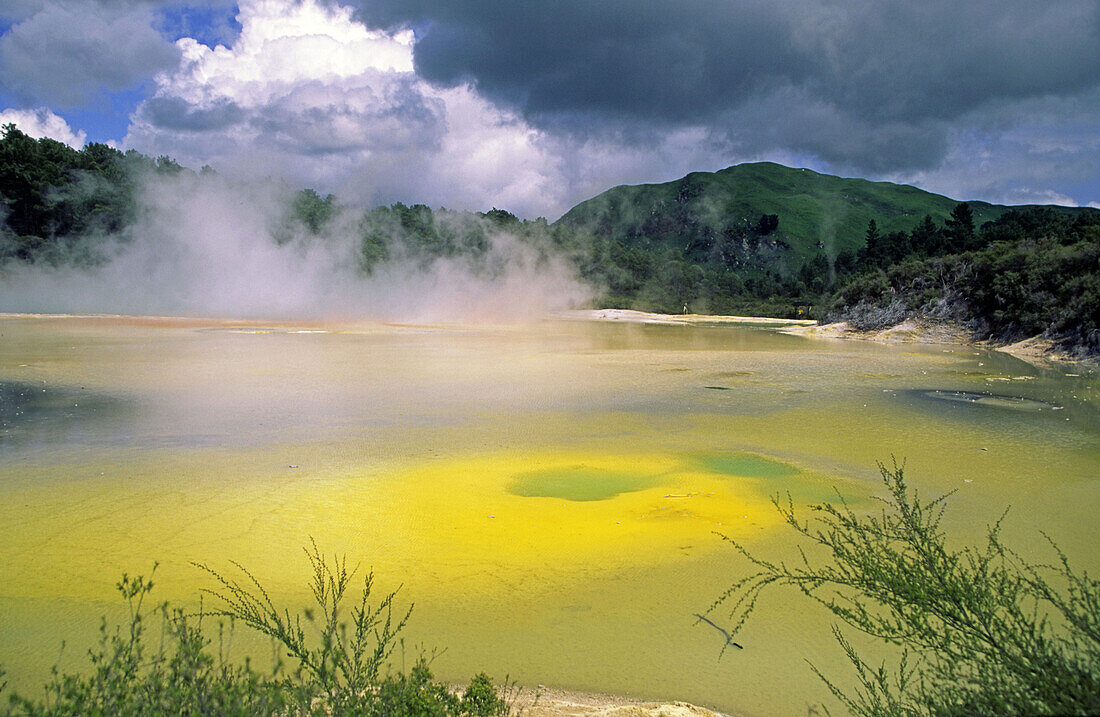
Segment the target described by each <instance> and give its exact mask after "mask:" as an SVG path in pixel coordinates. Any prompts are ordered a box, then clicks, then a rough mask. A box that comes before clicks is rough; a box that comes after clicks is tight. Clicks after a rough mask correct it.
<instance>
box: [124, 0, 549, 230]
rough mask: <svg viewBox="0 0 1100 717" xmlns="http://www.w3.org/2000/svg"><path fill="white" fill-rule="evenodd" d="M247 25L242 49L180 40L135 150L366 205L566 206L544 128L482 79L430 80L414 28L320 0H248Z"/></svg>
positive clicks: (142, 112)
mask: <svg viewBox="0 0 1100 717" xmlns="http://www.w3.org/2000/svg"><path fill="white" fill-rule="evenodd" d="M238 21H239V22H240V24H241V33H240V35H239V37H238V38H237V39H236V40H235V41H234V42H233V43H232V45H231V46H228V47H226V46H221V45H219V46H216V47H209V46H206V45H203V44H202V43H200V42H198V41H196V40H194V39H191V38H184V39H181V40H179V41H178V42H177V43H176V44H177V47H178V48H179V50H180V54H181V60H180V63H179V65H178V66H177V67H175V68H173V69H172V70H169V71H166V72H162V73H161V74H159V75H158V76H157V77H156V90H155V92H154V93H153V95H152V97H150V98H149V99H148V100H147V101H145V102H144V103H143V104H142V105H141V106H140V107H139V108H138V111H137V112H136V113H135V115H134V117H133V118H132V122H131V126H130V128H129V131H128V134H127V136H126V138H125V140H124V141H123V144H124V145H125V146H129V147H134V148H137V149H139V150H141V151H143V152H146V153H148V154H154V155H160V154H169V155H171V156H173V157H175V158H177V159H178V160H180V161H181V162H183V163H184V164H190V165H195V166H197V165H201V164H211V165H213V166H215V167H216V168H218V169H219V170H222V171H227V172H230V173H240V174H256V173H260V174H265V175H275V176H279V177H281V178H283V179H286V180H288V181H291V182H295V183H299V184H304V185H309V186H314V187H317V188H319V189H321V190H323V191H337V192H338V193H340V194H341V195H342V198H344V199H346V200H351V201H356V200H358V201H361V202H363V203H366V204H370V203H377V202H388V201H397V200H404V201H422V202H426V203H430V204H434V205H443V204H446V205H448V206H451V207H454V208H471V209H473V208H477V209H483V208H488V206H486V204H494V203H496V204H502V205H504V204H506V205H507V206H509V208H513V210H514V211H525V210H533V209H545V208H546V207H549V206H554V207H555V208H556V204H555V203H560V198H558V197H553V196H552V193H553V192H554V191H555V189H556V188H557V185H555V184H554V182H553V181H552V180H551V179H550V178H548V177H547V175H546V171H547V169H548V168H551V169H552V166H553V159H552V157H551V156H550V155H549V154H548V152H547V151H546V149H545V147H543V146H542V145H541V144H540V137H539V134H538V133H537V132H535V131H533V130H532V129H531V128H530V127H528V126H527V125H526V124H525V123H523V122H522V121H521V120H519V119H518V118H517V117H516V116H514V115H512V114H509V113H508V112H505V111H502V110H500V109H497V108H496V107H494V106H493V105H492V104H490V103H488V102H487V101H485V100H483V99H481V98H480V97H478V96H477V95H476V94H475V93H474V91H473V90H472V89H470V88H468V87H458V88H451V89H435V88H433V87H432V86H430V85H429V84H428V83H426V82H424V81H423V80H421V79H420V78H419V77H417V75H416V74H415V72H414V69H413V41H414V38H413V34H412V32H411V31H407V30H406V31H400V32H395V33H386V32H382V31H378V30H371V29H368V28H367V27H365V26H364V25H362V24H361V23H359V22H356V21H355V20H354V19H353V18H352V12H351V9H349V8H346V7H341V6H338V5H326V4H323V3H321V2H317V1H316V0H303V1H302V2H296V3H289V2H286V1H285V0H246V1H244V2H241V3H240V12H239V15H238ZM553 179H554V180H556V179H557V177H554V178H553ZM557 191H560V189H557Z"/></svg>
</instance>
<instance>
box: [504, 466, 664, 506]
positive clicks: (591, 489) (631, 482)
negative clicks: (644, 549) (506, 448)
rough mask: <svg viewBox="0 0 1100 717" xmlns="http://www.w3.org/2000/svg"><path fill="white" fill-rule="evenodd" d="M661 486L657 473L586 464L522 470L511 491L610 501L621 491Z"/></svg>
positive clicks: (539, 495) (634, 490) (563, 497)
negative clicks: (624, 470)
mask: <svg viewBox="0 0 1100 717" xmlns="http://www.w3.org/2000/svg"><path fill="white" fill-rule="evenodd" d="M655 485H657V479H656V478H655V477H654V476H648V475H644V474H640V473H623V472H617V471H607V470H601V469H599V468H593V467H591V466H586V465H576V466H568V467H564V468H548V469H546V470H539V471H531V472H529V473H521V474H519V475H517V476H516V479H515V480H514V481H513V482H512V486H511V487H510V489H509V492H510V493H512V495H518V496H523V497H524V498H559V499H561V500H573V501H593V500H608V499H609V498H614V497H615V496H617V495H619V494H621V493H634V492H636V491H640V490H646V489H647V488H652V487H654V486H655Z"/></svg>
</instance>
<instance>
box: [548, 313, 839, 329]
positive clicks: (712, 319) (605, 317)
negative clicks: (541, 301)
mask: <svg viewBox="0 0 1100 717" xmlns="http://www.w3.org/2000/svg"><path fill="white" fill-rule="evenodd" d="M556 316H558V317H559V318H563V319H574V320H580V321H621V322H623V323H635V324H688V325H699V324H756V325H762V326H816V325H817V322H816V321H814V320H813V319H776V318H771V317H767V316H721V315H715V314H655V313H652V312H649V311H634V310H633V309H579V310H575V311H563V312H561V313H559V314H556Z"/></svg>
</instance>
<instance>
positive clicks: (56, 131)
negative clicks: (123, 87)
mask: <svg viewBox="0 0 1100 717" xmlns="http://www.w3.org/2000/svg"><path fill="white" fill-rule="evenodd" d="M6 124H14V125H15V126H16V128H17V129H18V130H19V131H21V132H22V133H23V134H26V135H29V136H31V137H49V138H50V139H56V140H57V141H58V142H64V143H65V144H67V145H69V146H70V147H72V148H73V149H80V148H81V147H83V146H84V141H85V140H86V139H87V135H86V134H85V133H84V131H83V130H78V131H75V132H74V131H73V129H72V128H71V127H69V123H68V122H66V121H65V118H63V117H58V116H57V115H55V114H54V113H53V112H51V111H50V110H48V109H46V108H45V107H40V108H38V109H35V110H17V109H6V110H3V111H0V126H2V125H6Z"/></svg>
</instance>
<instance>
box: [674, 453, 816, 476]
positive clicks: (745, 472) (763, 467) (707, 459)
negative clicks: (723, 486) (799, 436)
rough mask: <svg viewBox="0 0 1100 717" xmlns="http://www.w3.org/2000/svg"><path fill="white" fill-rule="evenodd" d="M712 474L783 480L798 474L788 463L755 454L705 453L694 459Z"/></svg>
mask: <svg viewBox="0 0 1100 717" xmlns="http://www.w3.org/2000/svg"><path fill="white" fill-rule="evenodd" d="M696 460H697V461H698V463H699V465H700V466H702V467H703V468H705V469H707V470H708V471H710V472H712V473H721V474H722V475H727V476H737V477H739V478H783V477H785V476H792V475H796V474H798V473H799V470H798V469H797V468H795V467H794V466H792V465H791V464H789V463H784V462H783V461H777V460H775V459H774V458H765V457H764V456H758V455H756V454H755V453H706V454H703V455H701V456H698V457H697V459H696Z"/></svg>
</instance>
